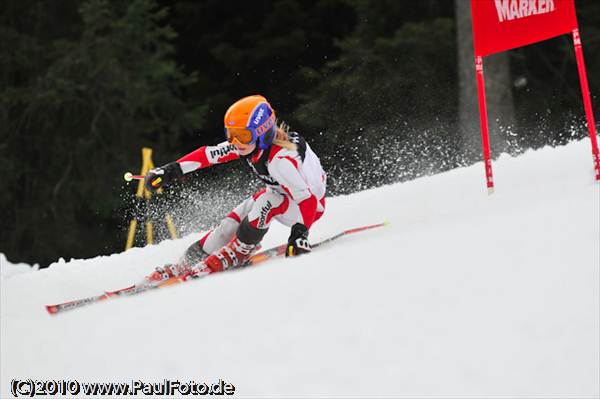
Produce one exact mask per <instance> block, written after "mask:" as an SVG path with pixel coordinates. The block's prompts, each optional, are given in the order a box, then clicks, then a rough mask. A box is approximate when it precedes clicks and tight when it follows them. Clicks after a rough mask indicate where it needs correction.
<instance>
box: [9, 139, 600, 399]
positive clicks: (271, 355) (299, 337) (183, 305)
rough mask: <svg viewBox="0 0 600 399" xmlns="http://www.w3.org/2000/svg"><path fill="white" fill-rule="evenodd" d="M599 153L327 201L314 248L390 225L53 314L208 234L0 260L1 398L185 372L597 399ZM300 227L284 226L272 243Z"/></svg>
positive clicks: (313, 387)
mask: <svg viewBox="0 0 600 399" xmlns="http://www.w3.org/2000/svg"><path fill="white" fill-rule="evenodd" d="M589 148H590V145H589V140H584V141H581V142H575V143H572V144H570V145H567V146H564V147H559V148H545V149H542V150H538V151H530V152H527V153H525V154H524V155H522V156H520V157H517V158H511V157H508V156H503V157H501V158H500V159H499V160H498V161H496V162H495V163H494V172H495V183H496V186H497V189H496V193H495V194H493V195H491V196H488V195H487V192H486V190H485V185H484V179H483V165H482V164H481V163H480V164H477V165H474V166H471V167H466V168H461V169H456V170H452V171H450V172H447V173H443V174H439V175H435V176H431V177H426V178H421V179H418V180H414V181H411V182H407V183H402V184H395V185H390V186H384V187H380V188H376V189H372V190H368V191H364V192H359V193H356V194H352V195H348V196H342V197H336V198H328V200H327V211H326V214H325V216H324V217H323V219H322V220H320V221H319V222H318V223H317V224H316V225H315V226H314V228H313V229H312V231H311V239H312V240H313V241H316V240H319V239H322V238H325V237H328V236H331V235H334V234H336V233H338V232H339V231H341V230H344V229H347V228H351V227H357V226H361V225H365V224H372V223H377V222H381V221H384V220H388V221H389V222H390V223H391V225H390V226H388V227H385V228H381V229H377V230H371V231H367V232H364V233H359V234H355V235H352V236H348V237H345V238H342V239H340V240H338V241H336V242H334V243H332V244H331V245H329V246H325V247H322V248H319V249H318V250H315V252H314V253H313V254H311V255H309V256H305V257H300V258H295V259H278V260H275V261H271V262H269V263H265V264H263V265H260V266H257V267H255V268H248V269H245V270H242V271H237V272H228V273H222V274H220V275H213V276H210V277H208V278H205V279H202V280H197V281H192V282H190V283H186V284H183V285H179V286H175V287H168V288H165V289H161V290H155V291H152V292H148V293H144V294H141V295H138V296H134V297H129V298H119V299H115V300H111V301H104V302H102V303H99V304H94V305H91V306H88V307H84V308H81V309H76V310H73V311H70V312H66V313H64V314H58V315H55V316H50V315H49V314H48V313H46V310H45V308H44V305H46V304H54V303H60V302H65V301H68V300H73V299H77V298H80V297H86V296H90V295H94V294H98V293H101V292H102V291H104V290H113V289H117V288H121V287H125V286H127V285H129V284H130V283H132V282H136V281H138V280H140V279H141V278H142V277H143V276H144V275H146V274H147V273H149V272H151V271H152V270H153V268H154V267H155V266H157V265H162V264H164V263H167V262H173V261H175V260H176V259H177V258H178V257H179V255H180V254H181V253H182V252H183V251H184V249H185V248H186V247H187V246H188V245H189V244H190V243H192V242H193V241H194V240H196V239H198V237H199V235H193V236H188V237H185V238H182V239H180V240H174V241H166V242H163V243H161V244H159V245H153V246H148V247H145V248H134V249H131V250H129V251H126V252H123V253H119V254H114V255H111V256H99V257H96V258H93V259H86V260H70V261H64V260H62V259H61V260H60V261H58V262H57V263H54V264H53V265H51V267H50V268H48V269H43V270H39V271H31V272H27V273H9V272H8V270H9V269H12V267H11V266H10V265H8V263H7V261H6V259H5V258H1V259H0V260H1V261H2V262H4V263H6V267H5V266H4V265H3V269H2V270H3V272H2V273H3V278H2V280H1V289H2V290H1V291H2V297H1V299H2V308H1V312H2V313H1V324H2V325H1V332H2V336H1V338H2V348H1V349H2V360H1V386H0V396H1V397H3V398H5V397H9V396H12V395H11V394H10V383H11V381H12V380H13V379H28V378H31V379H38V380H48V379H58V380H61V379H71V380H74V379H75V380H78V381H80V382H81V381H95V382H127V381H131V380H143V381H147V382H151V381H162V380H163V379H165V378H171V379H179V380H182V381H183V380H186V381H187V380H193V381H198V382H208V383H212V382H216V381H218V380H219V379H222V380H225V381H227V382H229V383H231V384H233V385H234V386H235V395H236V396H238V397H302V396H311V397H320V396H329V397H352V396H354V397H356V396H380V397H385V396H388V397H402V396H404V397H485V396H488V397H489V396H496V397H498V396H504V397H506V396H516V395H518V396H520V397H532V396H535V397H540V396H552V397H578V398H584V397H589V398H592V397H598V396H599V393H600V389H599V375H600V369H599V361H600V350H599V332H600V328H599V324H600V323H599V315H600V306H599V298H600V290H599V282H600V275H599V267H600V249H599V242H600V222H599V221H600V205H599V204H600V198H599V185H598V183H597V182H594V179H593V173H592V169H591V166H592V165H591V155H590V149H589ZM275 224H276V223H275ZM287 233H288V231H287V229H285V228H283V227H282V226H279V225H274V226H273V227H272V229H271V231H270V232H269V234H268V235H267V237H266V239H265V242H264V246H265V247H269V246H271V245H274V244H278V243H281V242H283V241H285V240H286V238H287ZM15 267H17V266H15ZM18 267H19V268H20V269H21V270H20V271H22V269H23V266H22V265H19V266H18Z"/></svg>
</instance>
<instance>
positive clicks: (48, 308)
mask: <svg viewBox="0 0 600 399" xmlns="http://www.w3.org/2000/svg"><path fill="white" fill-rule="evenodd" d="M46 311H47V312H48V313H50V314H56V313H58V307H57V306H55V305H46Z"/></svg>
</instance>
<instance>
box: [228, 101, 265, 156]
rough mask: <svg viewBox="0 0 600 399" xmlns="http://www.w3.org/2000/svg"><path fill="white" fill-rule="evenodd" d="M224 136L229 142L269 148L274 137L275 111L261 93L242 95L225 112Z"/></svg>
mask: <svg viewBox="0 0 600 399" xmlns="http://www.w3.org/2000/svg"><path fill="white" fill-rule="evenodd" d="M224 123H225V136H226V137H227V140H228V141H229V142H230V143H239V144H254V143H256V142H257V141H258V146H259V148H260V149H262V150H266V149H267V148H269V146H270V145H271V143H272V142H273V138H275V130H276V127H275V111H273V108H272V107H271V104H269V102H268V101H267V99H266V98H264V97H263V96H261V95H258V94H256V95H253V96H248V97H244V98H242V99H241V100H238V101H236V102H235V103H233V105H232V106H231V107H229V109H228V110H227V112H225V120H224Z"/></svg>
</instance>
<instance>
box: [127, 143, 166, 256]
mask: <svg viewBox="0 0 600 399" xmlns="http://www.w3.org/2000/svg"><path fill="white" fill-rule="evenodd" d="M153 168H154V162H152V149H151V148H148V147H144V148H142V169H141V172H140V175H142V176H145V175H146V174H147V173H148V171H149V170H150V169H153ZM156 194H162V188H159V189H158V190H156ZM135 195H136V197H138V198H142V197H143V198H144V199H145V200H146V209H148V202H149V201H150V198H151V197H152V193H151V192H150V191H148V190H146V188H145V187H144V180H139V181H138V187H137V191H136V194H135ZM146 214H147V212H146ZM165 220H166V223H167V228H168V230H169V234H170V235H171V238H173V239H176V238H177V229H176V228H175V223H173V218H172V217H171V215H170V214H168V213H167V214H166V215H165ZM137 224H138V221H137V220H136V219H135V218H134V219H133V220H131V222H130V224H129V232H128V233H127V242H126V244H125V250H127V249H129V248H131V247H132V246H133V241H134V239H135V230H136V228H137ZM145 225H146V244H153V243H154V231H153V225H152V221H151V220H148V218H146V223H145Z"/></svg>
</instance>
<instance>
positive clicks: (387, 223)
mask: <svg viewBox="0 0 600 399" xmlns="http://www.w3.org/2000/svg"><path fill="white" fill-rule="evenodd" d="M382 224H383V225H384V226H386V227H387V226H391V224H392V222H390V221H389V220H387V219H385V220H384V221H383V223H382Z"/></svg>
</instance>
